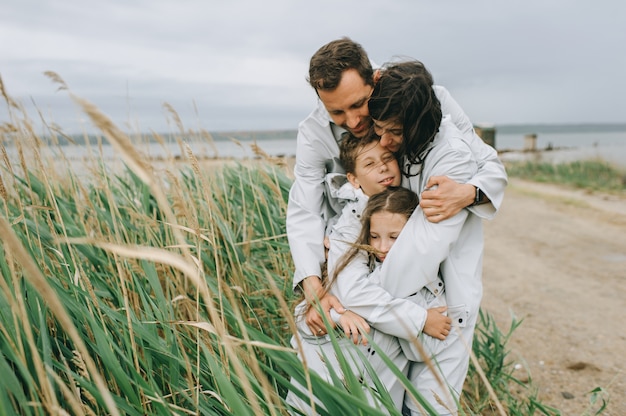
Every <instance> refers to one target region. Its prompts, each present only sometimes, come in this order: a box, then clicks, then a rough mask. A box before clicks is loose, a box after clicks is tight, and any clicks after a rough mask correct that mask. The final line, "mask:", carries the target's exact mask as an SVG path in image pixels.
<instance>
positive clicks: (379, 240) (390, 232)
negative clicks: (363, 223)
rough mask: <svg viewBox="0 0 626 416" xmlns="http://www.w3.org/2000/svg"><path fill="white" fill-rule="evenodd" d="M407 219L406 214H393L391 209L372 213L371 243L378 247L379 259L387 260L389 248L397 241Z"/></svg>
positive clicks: (377, 255) (377, 256)
mask: <svg viewBox="0 0 626 416" xmlns="http://www.w3.org/2000/svg"><path fill="white" fill-rule="evenodd" d="M406 221H407V219H406V217H405V216H404V215H402V214H392V213H391V212H389V211H379V212H376V213H374V214H372V216H371V217H370V237H369V240H370V241H369V243H370V245H371V246H372V247H374V248H375V249H376V251H377V253H376V258H377V259H378V260H379V261H384V260H385V257H387V253H388V252H389V249H391V246H392V245H393V243H395V242H396V239H397V238H398V236H399V235H400V231H402V228H403V227H404V224H406Z"/></svg>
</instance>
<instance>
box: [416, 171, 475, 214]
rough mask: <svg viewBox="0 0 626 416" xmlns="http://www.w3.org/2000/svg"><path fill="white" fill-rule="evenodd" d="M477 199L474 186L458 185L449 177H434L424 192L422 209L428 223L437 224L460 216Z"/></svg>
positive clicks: (429, 180) (421, 200)
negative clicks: (457, 215)
mask: <svg viewBox="0 0 626 416" xmlns="http://www.w3.org/2000/svg"><path fill="white" fill-rule="evenodd" d="M431 188H433V189H431ZM475 197H476V187H475V186H474V185H470V184H461V183H457V182H455V181H453V180H452V179H450V178H448V177H447V176H432V177H430V178H429V179H428V183H427V184H426V191H424V192H422V195H421V198H420V207H422V210H423V211H424V215H425V216H426V219H427V220H428V221H430V222H435V223H437V222H440V221H443V220H447V219H448V218H451V217H453V216H455V215H456V214H458V213H459V212H460V211H461V210H462V209H463V208H465V207H467V206H469V205H471V204H472V203H473V202H474V198H475Z"/></svg>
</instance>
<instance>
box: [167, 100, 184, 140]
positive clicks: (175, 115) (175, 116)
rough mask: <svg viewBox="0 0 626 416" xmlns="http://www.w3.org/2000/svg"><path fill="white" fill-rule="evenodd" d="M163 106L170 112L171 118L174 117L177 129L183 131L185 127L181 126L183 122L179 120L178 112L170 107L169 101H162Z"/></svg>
mask: <svg viewBox="0 0 626 416" xmlns="http://www.w3.org/2000/svg"><path fill="white" fill-rule="evenodd" d="M163 108H165V109H166V110H167V112H168V113H169V114H170V116H172V118H173V119H174V122H175V123H176V127H178V130H179V131H180V132H181V133H184V132H185V128H184V126H183V122H182V121H181V119H180V116H179V115H178V112H176V110H174V107H172V106H171V105H170V104H169V103H163Z"/></svg>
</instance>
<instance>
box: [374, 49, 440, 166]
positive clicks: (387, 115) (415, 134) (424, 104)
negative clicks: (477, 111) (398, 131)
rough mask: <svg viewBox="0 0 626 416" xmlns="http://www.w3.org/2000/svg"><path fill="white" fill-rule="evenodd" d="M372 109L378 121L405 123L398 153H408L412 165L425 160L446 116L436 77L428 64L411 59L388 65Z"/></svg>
mask: <svg viewBox="0 0 626 416" xmlns="http://www.w3.org/2000/svg"><path fill="white" fill-rule="evenodd" d="M368 108H369V112H370V116H371V117H372V118H373V119H375V120H379V121H395V122H398V123H400V124H402V135H403V140H402V145H401V147H400V151H399V152H398V153H399V155H398V156H406V157H407V158H408V160H409V162H410V163H411V164H420V163H422V161H423V159H424V157H425V155H424V151H425V150H426V149H427V148H428V145H429V144H430V143H431V142H432V141H433V140H434V139H435V135H436V134H437V132H438V131H439V126H440V125H441V118H442V114H441V104H440V103H439V99H437V96H436V95H435V90H434V89H433V77H432V75H431V74H430V72H429V71H428V70H427V69H426V67H425V66H424V64H423V63H421V62H420V61H407V62H399V63H392V64H390V65H388V66H387V67H386V68H385V69H384V70H383V71H382V74H381V76H380V79H379V80H378V82H377V83H376V85H375V86H374V91H373V92H372V96H371V97H370V100H369V102H368ZM405 174H406V172H405Z"/></svg>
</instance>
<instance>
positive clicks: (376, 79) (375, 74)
mask: <svg viewBox="0 0 626 416" xmlns="http://www.w3.org/2000/svg"><path fill="white" fill-rule="evenodd" d="M381 75H382V73H381V72H380V69H377V70H376V71H374V77H373V79H374V84H377V83H378V80H379V79H380V76H381Z"/></svg>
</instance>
